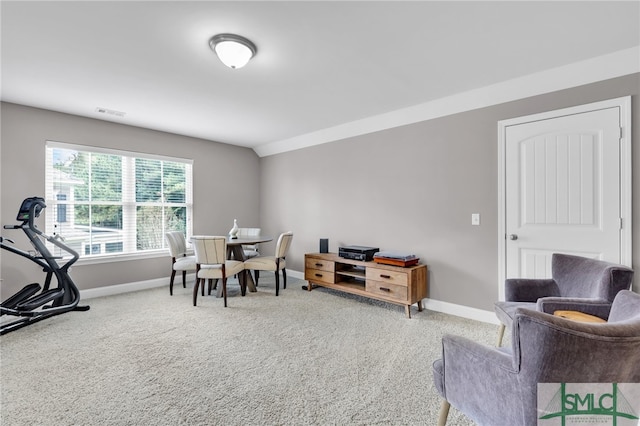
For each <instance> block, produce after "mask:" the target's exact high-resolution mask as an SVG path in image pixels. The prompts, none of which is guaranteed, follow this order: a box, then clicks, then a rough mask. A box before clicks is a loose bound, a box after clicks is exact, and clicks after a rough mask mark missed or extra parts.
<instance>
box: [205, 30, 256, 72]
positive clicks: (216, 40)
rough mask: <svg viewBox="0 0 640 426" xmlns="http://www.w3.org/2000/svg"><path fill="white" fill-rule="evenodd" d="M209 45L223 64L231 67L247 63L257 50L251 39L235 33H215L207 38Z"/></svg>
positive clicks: (234, 67)
mask: <svg viewBox="0 0 640 426" xmlns="http://www.w3.org/2000/svg"><path fill="white" fill-rule="evenodd" d="M209 46H210V47H211V49H212V50H213V51H214V52H216V55H218V58H220V60H221V61H222V63H223V64H225V65H226V66H228V67H229V68H233V69H237V68H242V67H244V66H245V65H247V63H248V62H249V60H250V59H251V58H253V57H254V56H255V55H256V53H257V52H258V49H257V48H256V45H255V44H253V43H252V42H251V40H248V39H246V38H244V37H242V36H239V35H235V34H218V35H215V36H213V38H212V39H211V40H209Z"/></svg>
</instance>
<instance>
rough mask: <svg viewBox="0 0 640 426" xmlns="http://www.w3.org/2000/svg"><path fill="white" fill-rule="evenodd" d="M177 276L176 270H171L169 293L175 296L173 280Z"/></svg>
mask: <svg viewBox="0 0 640 426" xmlns="http://www.w3.org/2000/svg"><path fill="white" fill-rule="evenodd" d="M175 278H176V270H175V269H174V270H173V271H171V280H170V281H169V295H171V296H173V280H174V279H175Z"/></svg>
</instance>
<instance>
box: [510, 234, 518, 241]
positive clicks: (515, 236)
mask: <svg viewBox="0 0 640 426" xmlns="http://www.w3.org/2000/svg"><path fill="white" fill-rule="evenodd" d="M509 239H510V240H512V241H515V240H517V239H518V236H517V235H516V234H509Z"/></svg>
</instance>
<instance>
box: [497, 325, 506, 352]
mask: <svg viewBox="0 0 640 426" xmlns="http://www.w3.org/2000/svg"><path fill="white" fill-rule="evenodd" d="M504 329H505V325H504V324H500V327H498V338H497V339H496V347H498V348H499V347H500V346H502V337H503V336H504Z"/></svg>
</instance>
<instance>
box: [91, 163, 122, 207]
mask: <svg viewBox="0 0 640 426" xmlns="http://www.w3.org/2000/svg"><path fill="white" fill-rule="evenodd" d="M121 200H122V158H121V157H120V156H117V155H107V154H93V155H92V156H91V201H121Z"/></svg>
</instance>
